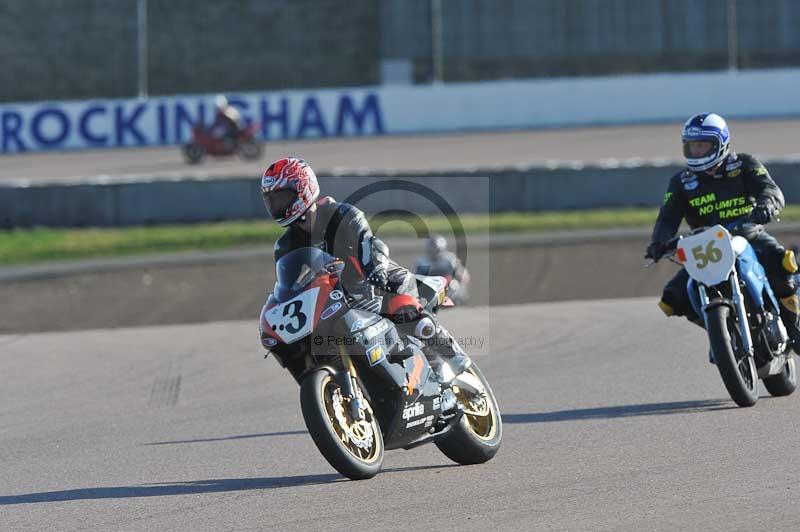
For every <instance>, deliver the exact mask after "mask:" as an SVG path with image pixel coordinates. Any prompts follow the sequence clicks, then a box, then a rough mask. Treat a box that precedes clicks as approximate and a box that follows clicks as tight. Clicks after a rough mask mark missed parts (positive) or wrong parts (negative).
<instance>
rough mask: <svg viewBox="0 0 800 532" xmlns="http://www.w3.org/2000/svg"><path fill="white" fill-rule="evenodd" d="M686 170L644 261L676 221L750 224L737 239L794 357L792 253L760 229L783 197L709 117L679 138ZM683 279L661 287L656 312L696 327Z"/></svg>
mask: <svg viewBox="0 0 800 532" xmlns="http://www.w3.org/2000/svg"><path fill="white" fill-rule="evenodd" d="M681 137H682V140H683V154H684V157H685V158H686V169H685V170H682V171H680V172H678V173H677V174H675V175H674V176H673V177H672V179H671V180H670V182H669V187H668V188H667V193H666V195H665V196H664V203H663V205H662V207H661V211H660V212H659V214H658V219H657V220H656V224H655V227H654V228H653V235H652V242H651V243H650V245H649V246H647V253H646V255H645V257H646V258H650V259H654V260H658V259H660V258H661V257H662V256H663V255H664V253H665V252H666V251H667V250H666V249H665V243H666V242H667V241H668V240H670V239H671V238H673V237H674V236H675V234H676V233H677V232H678V228H679V226H680V224H681V221H682V220H684V219H685V220H686V222H687V223H688V224H689V226H690V227H691V228H692V229H694V228H697V227H710V226H713V225H716V224H721V225H723V226H727V225H730V224H731V223H732V222H737V221H743V222H752V223H755V224H759V225H756V226H755V227H754V229H752V230H750V231H747V232H744V233H739V234H741V236H743V237H745V238H746V239H747V240H748V241H749V242H750V245H751V246H753V249H754V251H755V252H756V255H757V256H758V260H759V261H760V262H761V264H762V266H764V269H765V270H766V274H767V278H768V279H769V283H770V286H771V287H772V290H773V291H774V292H775V296H776V297H778V298H779V299H780V302H781V318H782V319H783V322H784V324H785V325H786V329H787V331H788V332H789V336H790V337H791V339H792V342H793V344H794V346H795V347H794V349H795V351H796V352H797V351H798V349H799V347H798V346H800V328H798V315H799V314H800V300H798V297H797V295H796V294H795V283H794V282H793V279H792V274H794V273H795V272H797V269H798V267H797V262H796V261H795V255H794V252H793V251H791V250H787V249H786V248H784V247H783V246H782V245H781V244H780V243H779V242H778V241H777V240H775V238H773V237H772V236H770V235H769V234H768V233H767V232H766V231H765V230H764V228H763V225H764V224H767V223H769V222H770V221H772V220H773V219H774V218H775V217H776V216H777V215H778V213H779V212H780V210H781V209H782V208H783V206H784V199H783V193H782V192H781V190H780V188H778V186H777V185H776V184H775V182H774V181H773V180H772V178H771V177H770V175H769V172H767V169H766V168H765V167H764V165H763V164H761V163H760V162H759V161H758V160H756V158H755V157H753V156H752V155H748V154H746V153H738V154H737V153H735V152H733V151H731V149H730V133H729V131H728V126H727V124H726V123H725V120H724V119H723V118H722V117H721V116H719V115H716V114H713V113H701V114H697V115H694V116H692V117H691V118H689V120H687V121H686V123H685V124H684V126H683V133H682V135H681ZM688 280H689V275H688V274H687V273H686V270H684V269H681V270H680V271H679V272H678V273H677V274H676V275H675V276H674V277H673V278H672V279H671V280H670V281H669V282H668V283H667V285H666V286H665V287H664V292H663V294H662V296H661V301H660V302H659V303H658V306H659V307H660V308H661V310H662V311H664V313H665V314H666V315H667V316H673V315H676V316H686V317H687V319H689V320H690V321H692V322H694V323H697V324H699V325H702V324H703V320H702V319H701V318H700V317H699V316H698V315H697V314H696V313H695V311H694V309H693V308H692V305H691V303H690V300H689V294H688V293H687V286H686V285H687V281H688Z"/></svg>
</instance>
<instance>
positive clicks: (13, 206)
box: [0, 162, 800, 228]
mask: <svg viewBox="0 0 800 532" xmlns="http://www.w3.org/2000/svg"><path fill="white" fill-rule="evenodd" d="M768 168H769V170H770V173H771V174H772V176H773V177H774V178H775V180H776V181H777V182H778V184H779V185H780V187H781V188H782V189H783V191H784V194H785V195H786V200H787V202H789V203H795V202H800V162H772V163H770V164H768ZM676 171H678V168H677V167H674V166H638V167H632V168H597V167H583V168H578V167H573V168H569V167H565V168H541V167H540V168H530V169H527V170H507V171H503V170H500V171H494V172H477V173H475V174H472V175H469V174H465V173H459V174H448V173H439V174H431V175H415V176H384V177H372V176H353V177H321V178H320V183H321V188H322V190H323V193H324V194H326V195H331V196H333V197H335V198H336V199H337V200H339V201H344V200H346V199H347V198H348V197H350V196H351V194H353V193H354V192H356V191H358V190H360V189H363V188H364V187H366V186H368V185H370V184H375V183H382V184H384V185H386V186H387V187H388V188H389V189H390V192H385V191H384V192H380V193H376V194H373V195H371V196H368V197H366V198H364V199H363V200H360V201H358V202H357V205H358V206H359V207H360V208H361V209H363V210H364V211H365V212H367V213H369V214H377V213H379V212H385V211H389V210H394V211H397V210H400V211H409V212H412V213H418V214H441V212H442V211H441V208H440V207H439V206H438V205H437V204H436V203H435V202H434V201H432V197H433V195H435V194H438V195H440V196H442V197H443V198H445V199H446V201H447V203H448V204H449V205H450V206H451V207H452V208H453V209H454V210H455V212H456V213H481V212H503V211H520V212H531V211H548V210H569V209H589V208H602V207H628V206H654V205H658V204H659V202H660V200H661V198H662V197H663V195H664V191H665V190H666V187H667V182H668V180H669V177H670V176H671V175H672V174H673V173H675V172H676ZM390 180H400V181H402V182H403V183H410V184H411V187H410V188H412V189H413V188H414V187H417V189H418V190H399V189H398V187H397V186H395V185H393V184H391V183H388V181H390ZM420 187H424V189H420ZM419 190H423V192H424V193H423V194H420V192H419ZM263 216H264V207H263V204H262V202H261V196H260V189H259V179H258V177H246V178H245V177H242V178H228V179H207V180H200V179H184V180H153V181H130V182H104V183H94V184H83V183H81V184H74V185H63V184H59V185H55V184H44V185H36V186H0V225H2V226H3V227H7V228H10V227H30V226H39V225H41V226H53V227H75V226H101V227H102V226H128V225H145V224H164V223H190V222H205V221H221V220H242V219H255V218H262V217H263Z"/></svg>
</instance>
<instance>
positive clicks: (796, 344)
mask: <svg viewBox="0 0 800 532" xmlns="http://www.w3.org/2000/svg"><path fill="white" fill-rule="evenodd" d="M780 301H781V320H783V324H784V325H785V326H786V332H787V333H788V334H789V338H791V340H792V349H793V350H794V352H795V353H797V354H800V297H798V296H797V294H794V295H792V296H789V297H783V298H781V300H780Z"/></svg>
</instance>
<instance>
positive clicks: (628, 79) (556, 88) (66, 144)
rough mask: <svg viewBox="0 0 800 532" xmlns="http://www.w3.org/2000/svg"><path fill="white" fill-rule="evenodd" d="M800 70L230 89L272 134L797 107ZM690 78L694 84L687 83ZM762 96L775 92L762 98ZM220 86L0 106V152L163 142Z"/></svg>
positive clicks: (779, 112)
mask: <svg viewBox="0 0 800 532" xmlns="http://www.w3.org/2000/svg"><path fill="white" fill-rule="evenodd" d="M799 86H800V69H776V70H752V71H737V72H699V73H680V74H648V75H637V76H614V77H594V78H564V79H536V80H512V81H490V82H482V83H454V84H447V85H438V86H428V85H416V86H386V87H367V88H351V89H325V90H314V91H299V90H297V91H284V92H265V93H236V94H228V95H227V96H228V100H229V101H230V102H231V103H232V104H233V105H235V106H236V107H238V108H239V109H240V110H241V113H242V115H243V116H244V118H245V120H247V121H248V122H256V123H258V124H260V130H261V135H262V137H263V138H264V139H266V140H276V139H280V140H290V139H311V138H325V137H346V136H361V135H382V134H393V133H426V132H441V131H465V130H480V129H513V128H532V127H560V126H579V125H591V124H620V123H630V122H648V121H649V122H655V121H674V122H682V121H683V120H685V119H686V117H688V116H690V115H692V114H694V113H697V112H700V111H714V112H716V113H720V114H722V115H723V116H726V117H727V118H749V117H761V118H764V117H783V116H798V115H800V97H798V94H799V93H798V91H797V87H799ZM687 87H688V88H690V90H689V89H687ZM764 95H769V97H765V96H764ZM213 102H214V95H211V94H205V95H195V96H176V97H163V98H162V97H159V98H151V99H149V100H135V99H132V100H97V101H81V102H40V103H29V104H0V153H19V152H25V151H39V150H63V149H76V148H116V147H136V146H165V145H170V144H181V143H184V142H186V141H187V140H188V139H189V136H190V134H191V128H192V125H193V124H196V123H209V122H211V120H213V115H214V103H213Z"/></svg>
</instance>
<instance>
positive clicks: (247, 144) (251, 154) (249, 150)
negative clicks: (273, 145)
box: [238, 139, 264, 160]
mask: <svg viewBox="0 0 800 532" xmlns="http://www.w3.org/2000/svg"><path fill="white" fill-rule="evenodd" d="M238 149H239V156H240V157H241V158H242V159H247V160H251V159H258V158H259V157H261V154H262V153H263V151H264V148H263V146H262V145H261V144H260V143H258V142H256V140H255V139H248V140H244V141H242V142H241V143H240V144H239V148H238Z"/></svg>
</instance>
